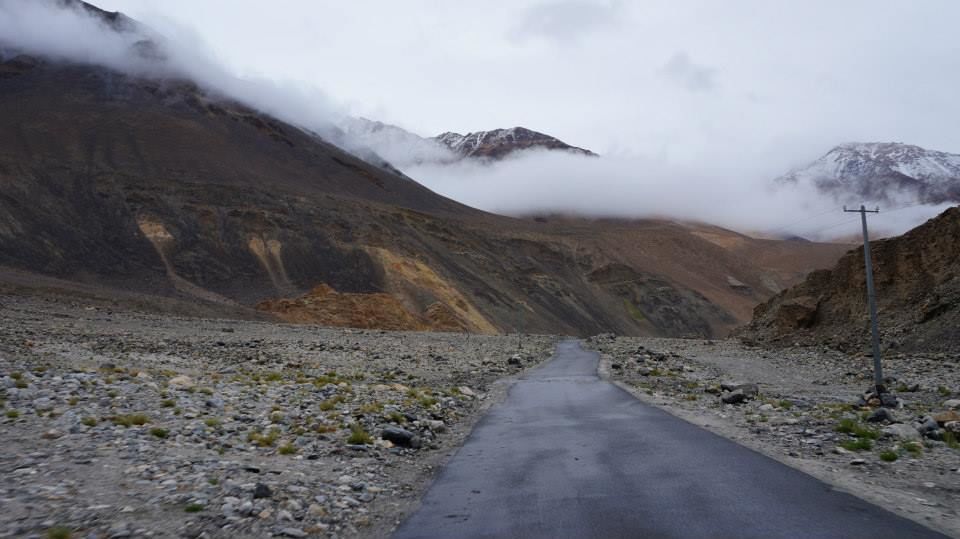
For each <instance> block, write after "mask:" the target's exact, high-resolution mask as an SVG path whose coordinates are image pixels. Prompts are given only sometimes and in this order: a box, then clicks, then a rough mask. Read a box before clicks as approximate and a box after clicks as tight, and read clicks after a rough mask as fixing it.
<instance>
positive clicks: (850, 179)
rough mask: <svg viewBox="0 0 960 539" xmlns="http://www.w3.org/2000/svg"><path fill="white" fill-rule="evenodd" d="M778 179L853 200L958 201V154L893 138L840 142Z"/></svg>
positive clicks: (929, 202) (959, 200)
mask: <svg viewBox="0 0 960 539" xmlns="http://www.w3.org/2000/svg"><path fill="white" fill-rule="evenodd" d="M777 182H779V183H781V184H801V185H803V184H809V185H813V186H815V187H816V188H817V190H819V191H820V192H821V193H824V194H827V195H831V196H833V197H834V198H836V199H838V200H842V199H851V200H855V201H856V202H861V201H863V202H886V203H890V202H895V201H899V202H903V201H909V202H922V203H926V204H941V203H945V202H960V155H957V154H950V153H945V152H938V151H934V150H927V149H925V148H921V147H919V146H912V145H909V144H901V143H897V142H871V143H848V144H841V145H840V146H837V147H836V148H833V149H832V150H830V151H829V152H827V154H826V155H824V156H823V157H821V158H820V159H817V160H816V161H814V162H813V163H811V164H810V165H808V166H806V167H804V168H801V169H798V170H795V171H793V172H791V173H789V174H786V175H784V176H782V177H780V178H778V180H777Z"/></svg>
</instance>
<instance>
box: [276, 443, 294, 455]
mask: <svg viewBox="0 0 960 539" xmlns="http://www.w3.org/2000/svg"><path fill="white" fill-rule="evenodd" d="M277 453H280V454H281V455H295V454H297V448H296V446H294V445H293V444H291V443H286V444H284V445H281V446H280V447H279V448H278V449H277Z"/></svg>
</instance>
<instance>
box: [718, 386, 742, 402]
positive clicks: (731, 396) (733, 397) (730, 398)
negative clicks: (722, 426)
mask: <svg viewBox="0 0 960 539" xmlns="http://www.w3.org/2000/svg"><path fill="white" fill-rule="evenodd" d="M720 400H722V401H723V402H724V404H740V403H742V402H744V401H746V400H747V396H746V395H745V394H744V393H743V390H741V389H737V390H735V391H731V392H729V393H724V394H723V396H721V397H720Z"/></svg>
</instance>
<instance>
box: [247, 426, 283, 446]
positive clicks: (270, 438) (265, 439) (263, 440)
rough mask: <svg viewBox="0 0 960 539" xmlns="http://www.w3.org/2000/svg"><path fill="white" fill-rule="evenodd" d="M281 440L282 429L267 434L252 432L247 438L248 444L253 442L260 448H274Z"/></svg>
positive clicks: (271, 430)
mask: <svg viewBox="0 0 960 539" xmlns="http://www.w3.org/2000/svg"><path fill="white" fill-rule="evenodd" d="M279 438H280V429H270V430H269V431H267V433H266V434H263V433H260V432H256V431H254V432H251V433H250V434H249V435H248V436H247V441H248V442H253V443H254V444H256V445H258V446H259V447H273V445H274V444H275V443H277V440H278V439H279Z"/></svg>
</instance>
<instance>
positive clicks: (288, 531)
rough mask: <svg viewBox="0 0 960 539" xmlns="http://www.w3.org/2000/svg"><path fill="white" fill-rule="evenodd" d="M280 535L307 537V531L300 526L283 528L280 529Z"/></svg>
mask: <svg viewBox="0 0 960 539" xmlns="http://www.w3.org/2000/svg"><path fill="white" fill-rule="evenodd" d="M280 535H283V536H286V537H306V536H307V532H305V531H303V530H301V529H300V528H283V529H282V530H280Z"/></svg>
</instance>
